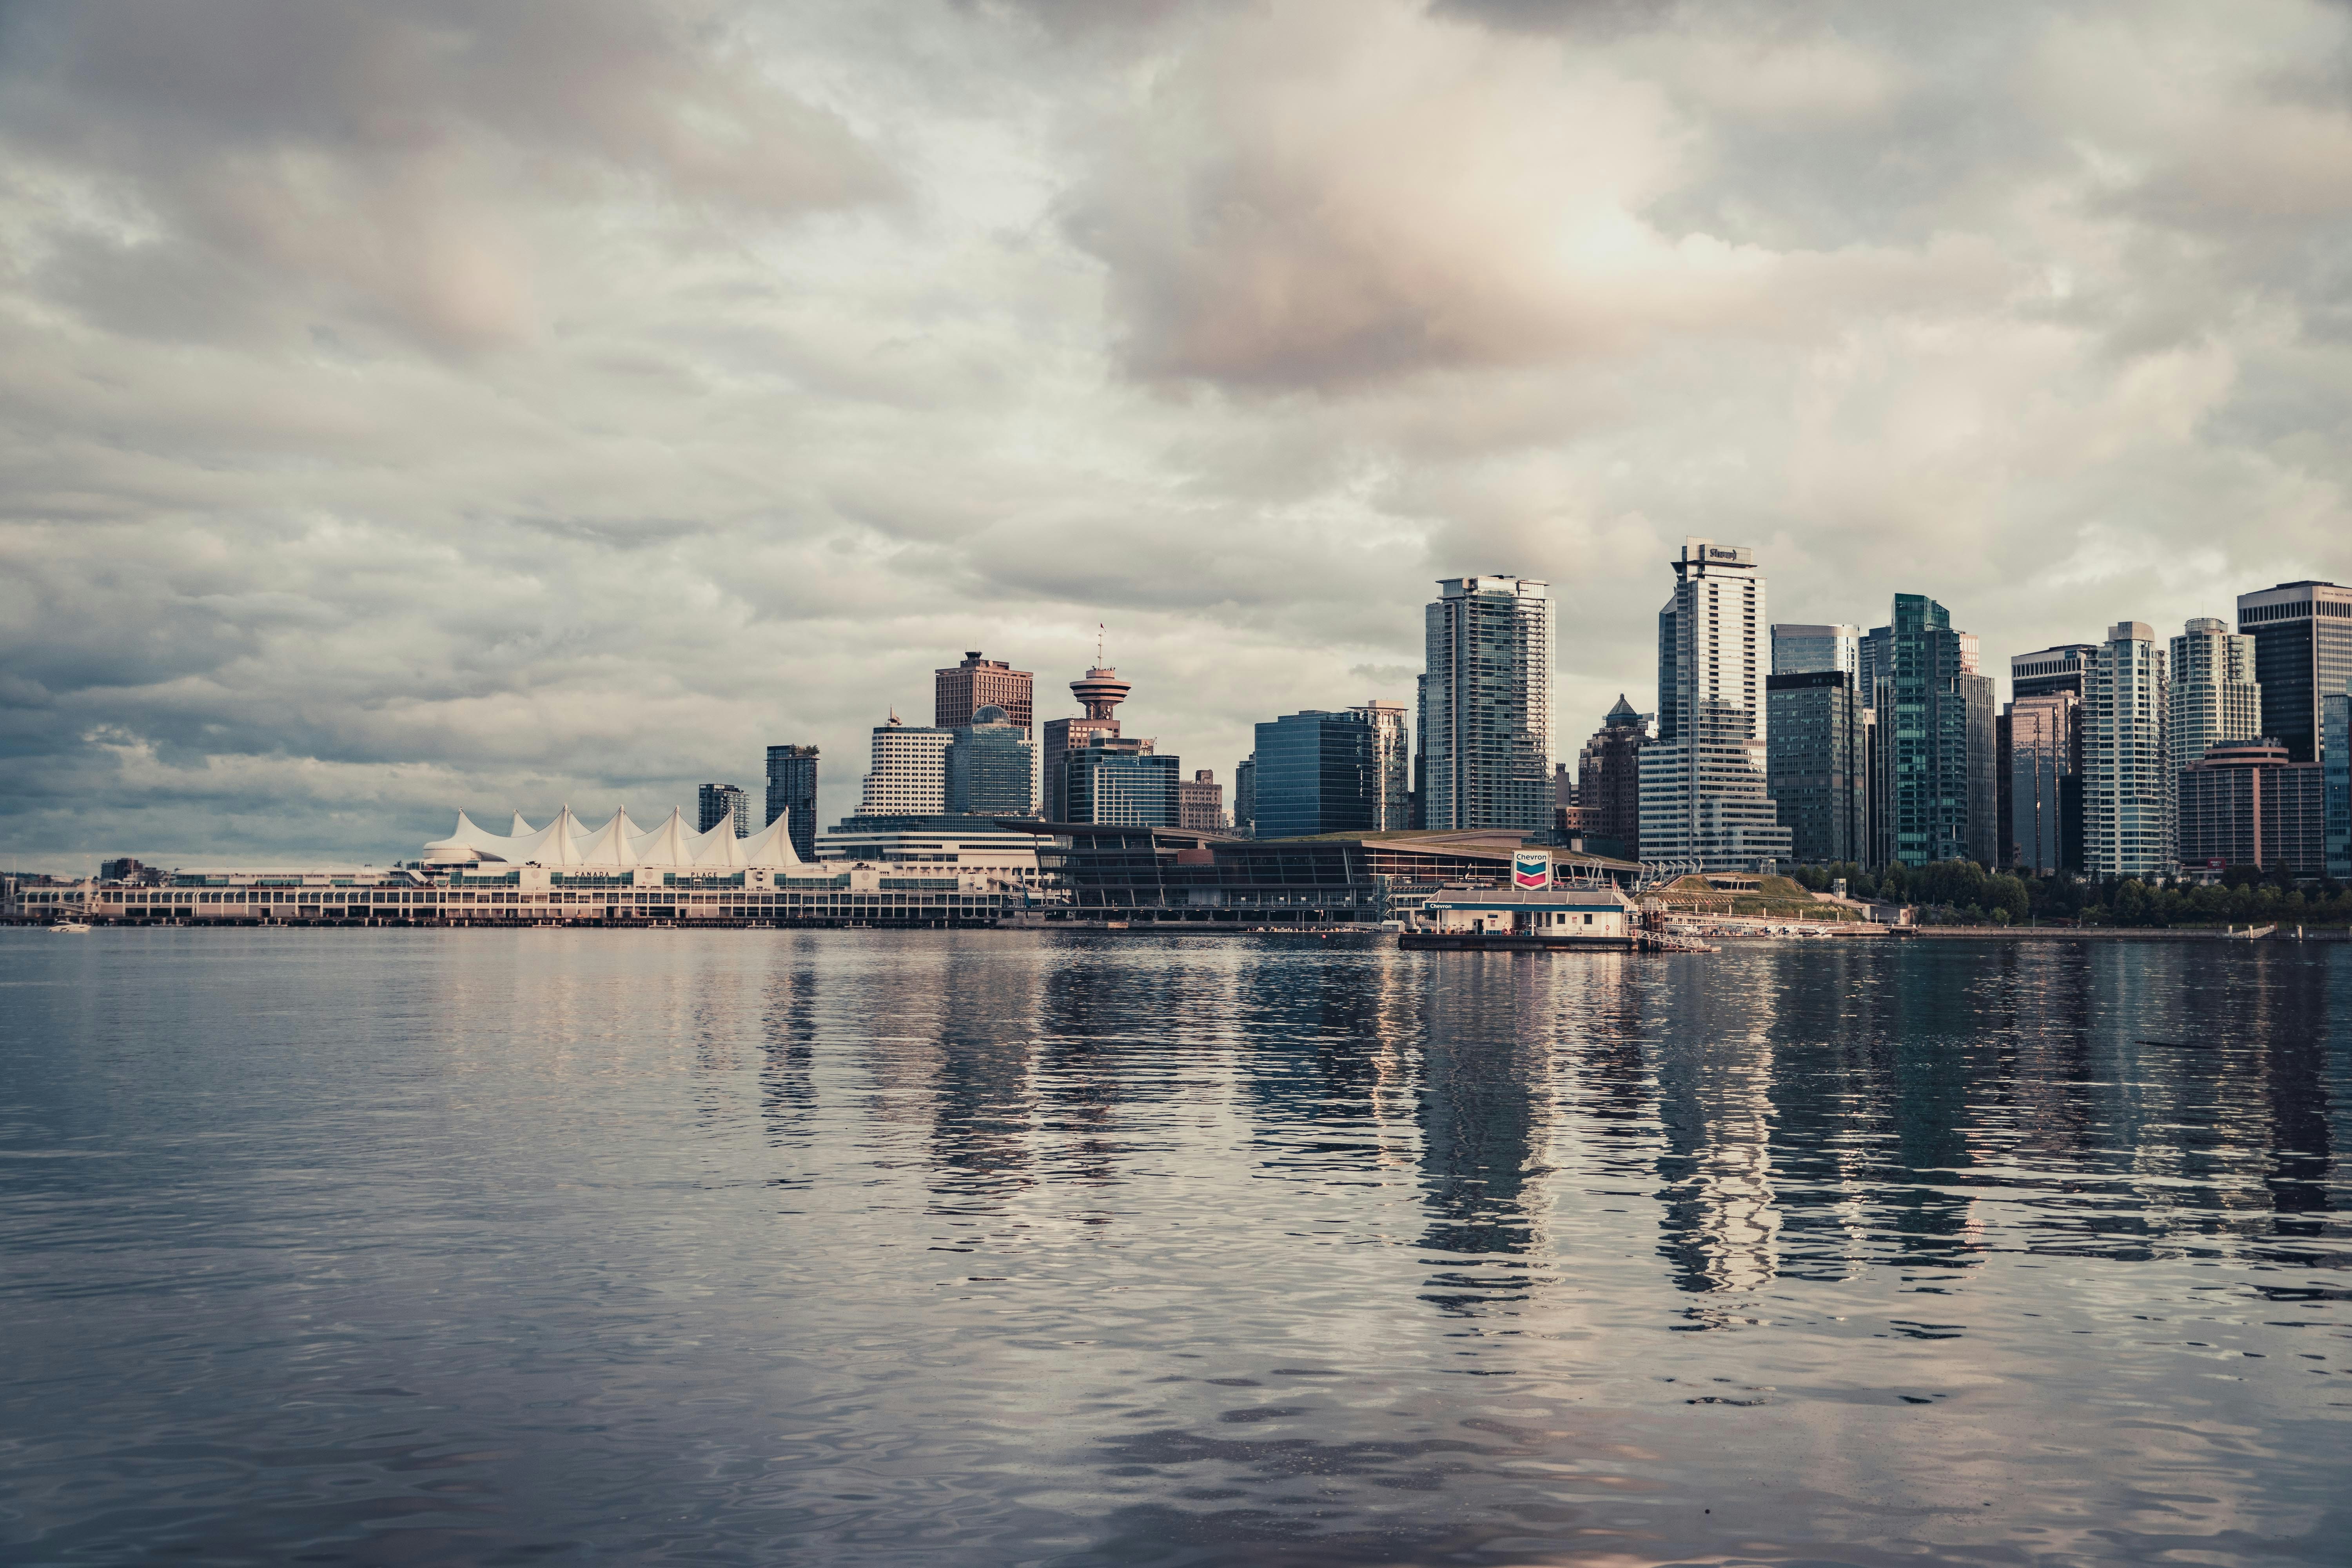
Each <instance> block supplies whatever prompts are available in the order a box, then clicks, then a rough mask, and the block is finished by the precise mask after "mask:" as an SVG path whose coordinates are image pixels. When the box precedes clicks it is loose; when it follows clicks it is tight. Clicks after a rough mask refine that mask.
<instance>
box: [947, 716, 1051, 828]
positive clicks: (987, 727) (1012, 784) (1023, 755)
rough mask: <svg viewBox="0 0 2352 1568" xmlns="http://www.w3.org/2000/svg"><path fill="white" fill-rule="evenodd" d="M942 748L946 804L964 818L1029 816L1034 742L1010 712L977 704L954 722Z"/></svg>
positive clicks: (1034, 800) (1033, 797) (1034, 804)
mask: <svg viewBox="0 0 2352 1568" xmlns="http://www.w3.org/2000/svg"><path fill="white" fill-rule="evenodd" d="M950 734H951V735H952V736H953V737H954V738H953V739H952V740H951V741H950V742H949V744H948V752H947V808H948V810H949V811H950V812H953V813H955V814H957V815H958V816H1035V815H1036V813H1037V793H1036V784H1035V780H1036V774H1037V745H1036V742H1034V741H1032V740H1030V738H1029V733H1028V731H1026V730H1024V729H1023V728H1022V727H1021V726H1020V725H1018V724H1016V723H1014V722H1013V720H1012V716H1011V715H1009V714H1007V713H1006V712H1005V710H1003V709H1002V708H999V707H998V706H996V704H994V703H993V702H985V703H982V705H981V706H980V707H979V708H978V709H977V710H974V711H973V712H972V714H971V719H970V721H968V722H966V723H962V724H959V725H957V726H956V727H955V728H954V729H953V730H952V731H950Z"/></svg>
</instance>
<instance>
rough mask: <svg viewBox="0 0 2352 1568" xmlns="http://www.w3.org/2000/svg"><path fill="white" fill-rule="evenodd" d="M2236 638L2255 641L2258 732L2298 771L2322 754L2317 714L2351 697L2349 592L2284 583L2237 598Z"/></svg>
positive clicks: (2322, 585)
mask: <svg viewBox="0 0 2352 1568" xmlns="http://www.w3.org/2000/svg"><path fill="white" fill-rule="evenodd" d="M2238 630H2239V631H2240V632H2242V633H2244V634H2245V635H2247V636H2249V637H2252V638H2253V639H2254V679H2255V680H2257V681H2259V682H2260V683H2261V685H2262V689H2263V722H2262V731H2261V732H2262V733H2263V734H2264V735H2267V736H2269V737H2270V738H2271V739H2272V740H2273V741H2276V742H2279V743H2280V744H2282V745H2284V746H2285V747H2286V749H2287V754H2288V755H2289V756H2291V757H2293V758H2294V760H2295V761H2296V762H2298V763H2308V762H2315V761H2316V760H2317V759H2318V757H2319V754H2320V747H2321V743H2322V736H2323V726H2322V723H2321V708H2322V706H2323V704H2325V703H2326V700H2327V699H2328V698H2330V697H2332V696H2334V695H2335V694H2336V692H2339V691H2343V690H2346V689H2352V588H2340V587H2338V586H2336V584H2333V583H2314V582H2303V583H2282V584H2279V585H2278V586H2277V587H2275V588H2264V589H2263V590H2261V591H2260V592H2258V593H2252V594H2241V595H2238Z"/></svg>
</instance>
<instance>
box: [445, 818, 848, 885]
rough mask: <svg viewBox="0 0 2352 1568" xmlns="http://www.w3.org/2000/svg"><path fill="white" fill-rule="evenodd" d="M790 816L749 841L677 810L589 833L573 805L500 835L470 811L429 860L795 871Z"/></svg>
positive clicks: (616, 821) (730, 828)
mask: <svg viewBox="0 0 2352 1568" xmlns="http://www.w3.org/2000/svg"><path fill="white" fill-rule="evenodd" d="M790 822H791V816H790V814H789V813H779V814H778V815H777V817H776V820H775V821H773V822H772V823H770V824H768V826H766V827H764V828H762V829H761V831H759V832H758V833H755V834H753V835H751V837H748V838H738V837H735V825H734V824H733V822H731V821H724V822H721V823H719V825H718V826H716V827H713V828H711V829H710V831H709V832H708V833H696V832H694V831H692V830H691V829H689V828H688V826H686V814H685V813H684V812H682V811H680V810H679V809H678V808H677V807H676V806H672V807H671V808H670V813H669V815H668V816H666V817H664V818H663V819H662V820H661V822H660V823H659V824H658V825H657V826H654V827H652V828H650V829H647V828H643V827H640V826H638V825H637V824H636V823H635V821H634V820H632V819H631V818H630V816H629V814H628V812H627V811H626V810H625V809H623V810H617V811H615V812H614V813H613V816H612V817H611V819H610V820H609V821H607V822H605V823H604V824H603V825H602V826H596V827H590V826H587V825H586V824H585V823H583V822H582V821H581V820H580V819H579V818H578V817H576V816H572V808H571V807H570V806H568V805H567V806H565V807H563V808H562V810H561V811H558V812H557V813H556V814H555V817H554V819H553V820H552V821H551V822H550V823H548V825H547V826H544V827H540V828H533V827H532V826H530V824H529V823H528V822H525V821H524V820H523V818H522V814H521V813H520V812H517V813H516V814H515V819H514V825H515V827H516V828H517V830H518V831H516V832H513V833H509V834H498V833H492V832H489V831H488V829H486V828H484V827H482V826H479V825H478V824H477V823H476V822H475V821H474V820H473V819H472V818H471V817H469V816H467V815H466V814H465V813H464V812H462V811H461V812H459V813H458V814H457V828H456V830H455V831H453V832H452V833H451V834H450V835H449V837H446V838H436V839H435V840H434V841H433V842H432V843H430V844H427V845H426V846H425V858H426V859H427V860H431V861H434V862H436V863H439V864H446V863H448V862H451V861H476V860H480V861H490V862H495V863H500V864H504V865H509V866H526V865H537V866H547V867H562V868H572V867H575V866H594V867H611V868H614V869H625V868H631V867H636V866H650V867H663V868H673V867H674V868H681V869H682V868H689V867H691V868H696V869H698V870H742V869H745V868H764V869H769V870H788V869H791V868H794V867H798V866H800V865H802V864H803V861H802V860H801V858H800V857H799V856H798V855H796V854H795V853H793V840H792V834H791V831H790Z"/></svg>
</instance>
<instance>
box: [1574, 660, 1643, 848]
mask: <svg viewBox="0 0 2352 1568" xmlns="http://www.w3.org/2000/svg"><path fill="white" fill-rule="evenodd" d="M1649 743H1650V731H1649V726H1647V725H1646V724H1644V723H1643V722H1642V716H1641V715H1640V714H1639V713H1636V712H1634V711H1633V704H1632V703H1631V702H1628V701H1626V700H1625V694H1624V693H1623V692H1622V691H1621V692H1619V693H1618V694H1617V706H1615V707H1614V708H1612V709H1611V710H1609V712H1608V715H1607V716H1606V717H1605V718H1603V719H1602V720H1601V728H1600V729H1598V730H1595V731H1593V732H1592V738H1591V740H1589V741H1587V742H1584V749H1583V750H1582V751H1580V752H1578V753H1577V758H1576V798H1577V801H1578V803H1579V804H1580V805H1581V806H1582V807H1583V810H1584V837H1585V846H1586V847H1587V848H1589V849H1591V850H1592V851H1593V852H1594V853H1595V854H1602V855H1614V856H1616V857H1617V858H1619V859H1622V860H1638V859H1640V858H1642V748H1643V746H1646V745H1648V744H1649ZM1611 845H1614V846H1615V847H1614V848H1612V847H1609V846H1611Z"/></svg>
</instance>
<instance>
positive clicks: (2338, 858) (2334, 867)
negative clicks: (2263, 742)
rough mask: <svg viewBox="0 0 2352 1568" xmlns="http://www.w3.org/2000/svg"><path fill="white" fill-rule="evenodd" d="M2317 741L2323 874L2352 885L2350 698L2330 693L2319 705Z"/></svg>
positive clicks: (2351, 741)
mask: <svg viewBox="0 0 2352 1568" xmlns="http://www.w3.org/2000/svg"><path fill="white" fill-rule="evenodd" d="M2320 741H2321V744H2322V745H2323V746H2325V747H2326V754H2325V755H2324V756H2322V757H2321V758H2320V779H2321V789H2322V792H2323V795H2324V797H2325V804H2324V806H2323V810H2324V811H2325V813H2326V827H2325V829H2324V831H2325V833H2326V864H2327V874H2328V875H2329V876H2331V877H2333V878H2335V879H2336V880H2337V881H2339V882H2352V695H2347V694H2346V693H2345V692H2341V691H2337V692H2332V693H2330V694H2329V695H2328V696H2327V698H2326V700H2324V701H2322V702H2321V703H2320Z"/></svg>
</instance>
